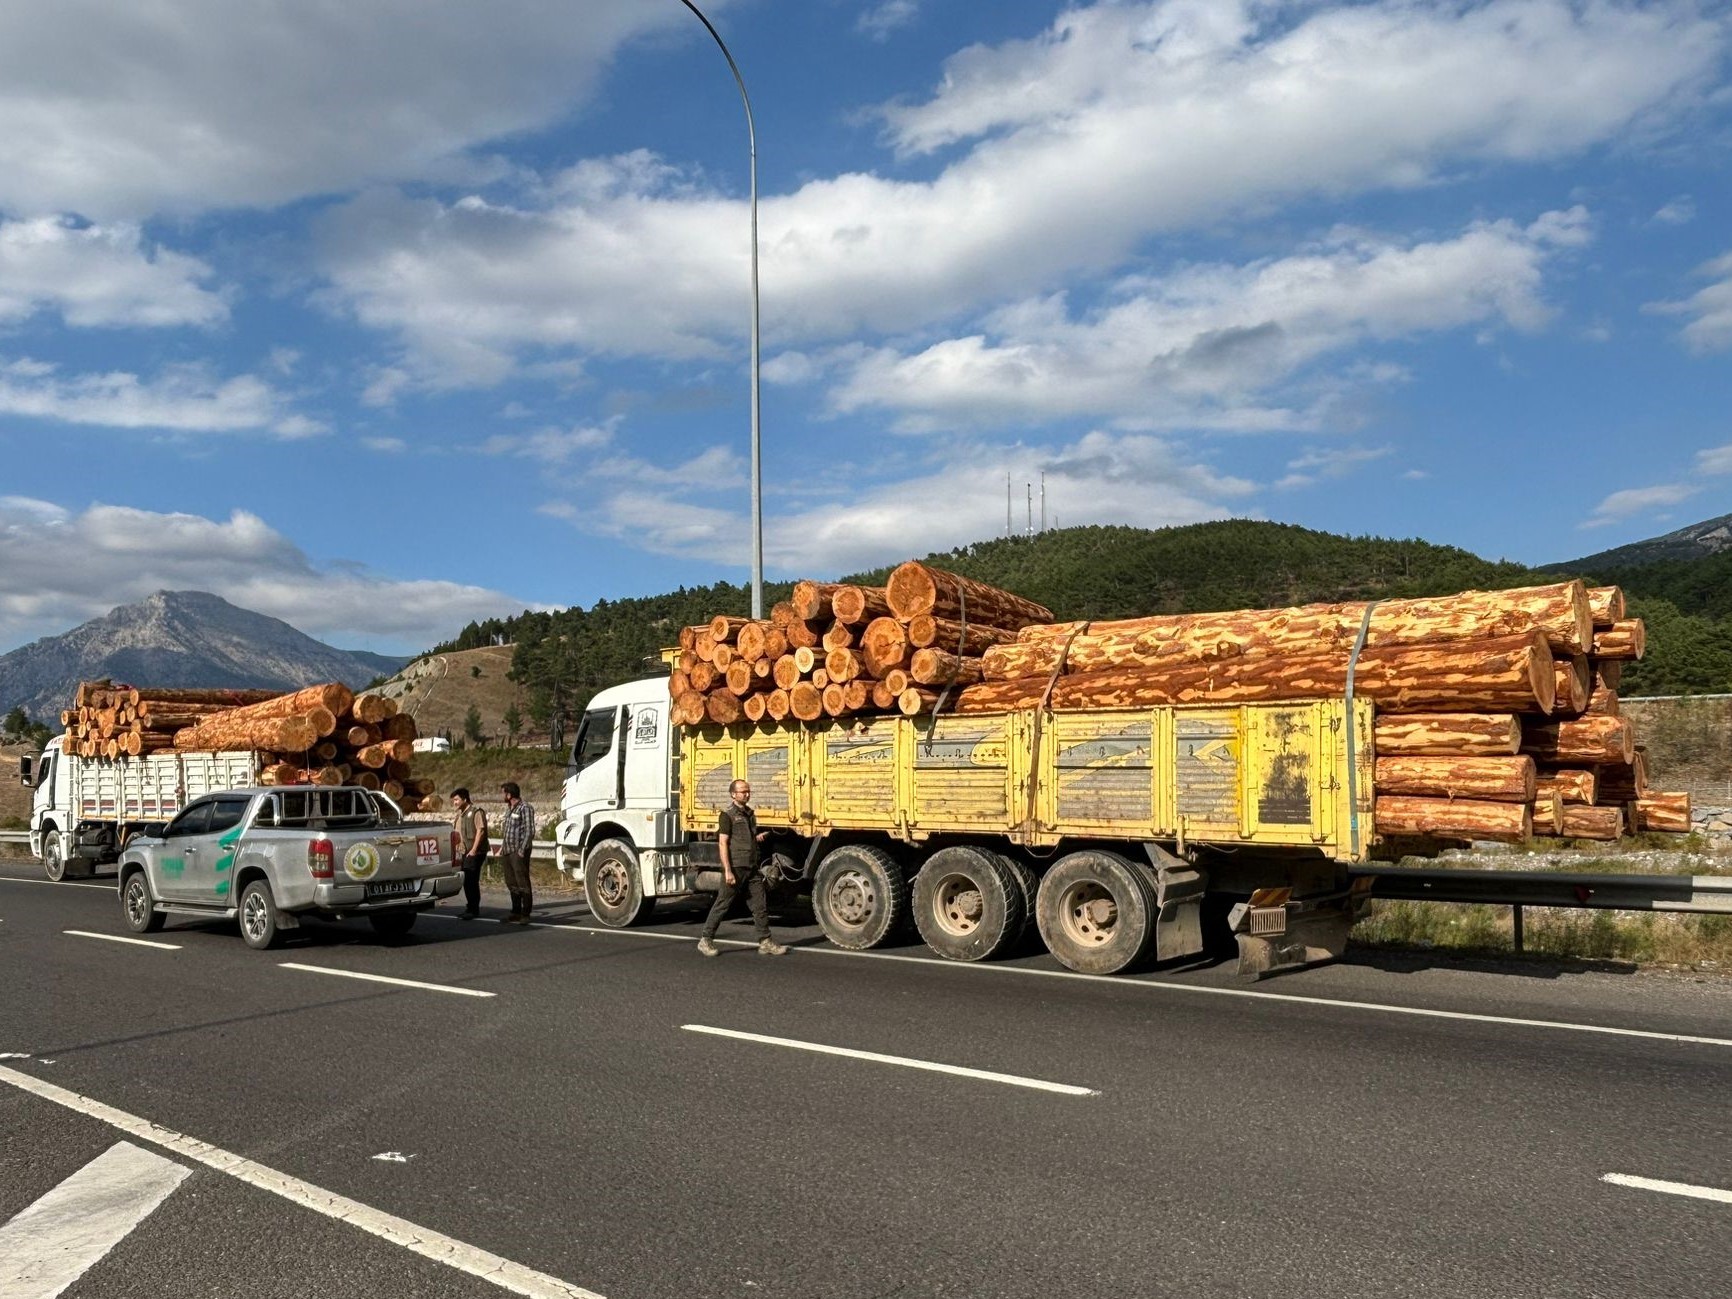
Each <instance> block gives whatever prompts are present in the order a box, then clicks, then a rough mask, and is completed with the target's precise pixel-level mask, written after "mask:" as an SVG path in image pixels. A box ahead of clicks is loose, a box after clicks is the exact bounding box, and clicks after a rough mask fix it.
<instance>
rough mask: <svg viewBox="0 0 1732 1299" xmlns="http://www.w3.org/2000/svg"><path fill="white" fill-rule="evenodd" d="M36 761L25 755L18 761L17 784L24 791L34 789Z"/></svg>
mask: <svg viewBox="0 0 1732 1299" xmlns="http://www.w3.org/2000/svg"><path fill="white" fill-rule="evenodd" d="M35 763H36V759H35V758H34V757H32V756H31V755H30V754H28V753H26V754H24V755H23V756H22V757H20V758H19V759H18V783H19V784H20V785H22V786H24V788H26V789H35V788H36V771H35Z"/></svg>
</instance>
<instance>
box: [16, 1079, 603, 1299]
mask: <svg viewBox="0 0 1732 1299" xmlns="http://www.w3.org/2000/svg"><path fill="white" fill-rule="evenodd" d="M0 1082H3V1083H10V1084H11V1085H12V1086H14V1087H17V1088H19V1089H20V1090H22V1091H27V1092H29V1093H31V1094H32V1095H33V1096H40V1097H42V1099H44V1100H49V1101H53V1102H54V1103H55V1104H56V1105H63V1106H65V1107H66V1108H67V1109H69V1110H74V1111H76V1112H77V1113H79V1114H88V1115H90V1116H91V1117H92V1118H95V1119H99V1120H101V1121H102V1122H104V1123H106V1124H108V1125H109V1126H110V1127H113V1128H119V1129H120V1130H121V1131H122V1132H125V1133H128V1134H129V1135H131V1136H134V1137H137V1138H138V1139H139V1140H140V1141H148V1142H150V1143H151V1144H152V1145H153V1146H161V1147H162V1148H163V1149H165V1150H172V1151H174V1153H175V1154H177V1155H180V1156H182V1157H183V1158H186V1159H190V1160H192V1161H193V1162H194V1163H199V1164H203V1165H205V1167H207V1168H214V1169H216V1170H217V1172H219V1173H227V1174H228V1175H229V1176H230V1177H233V1178H236V1179H237V1180H239V1181H242V1182H245V1183H246V1184H247V1185H248V1186H256V1187H258V1188H259V1189H260V1190H261V1191H269V1192H270V1193H271V1194H272V1195H278V1196H281V1197H282V1198H283V1199H285V1200H288V1201H290V1202H291V1203H293V1204H298V1205H300V1206H301V1207H302V1208H304V1209H311V1210H312V1211H313V1212H314V1213H320V1214H323V1215H324V1216H325V1217H327V1218H335V1219H336V1220H337V1221H339V1222H346V1223H348V1224H349V1225H350V1226H351V1227H359V1228H360V1229H361V1230H362V1231H364V1232H367V1233H368V1234H369V1235H373V1236H378V1237H379V1238H380V1239H382V1240H388V1241H390V1242H391V1243H392V1244H393V1245H400V1246H402V1247H403V1248H404V1249H406V1250H408V1251H410V1253H413V1254H419V1255H420V1256H421V1257H422V1258H430V1259H432V1260H433V1261H434V1262H435V1263H443V1264H445V1265H446V1266H447V1267H453V1268H456V1269H457V1270H458V1271H459V1272H466V1273H468V1274H469V1275H470V1276H474V1277H479V1278H480V1279H481V1280H483V1281H489V1282H491V1283H492V1284H494V1285H496V1286H498V1287H499V1288H500V1289H502V1290H509V1291H511V1293H512V1294H520V1295H527V1296H529V1299H602V1296H601V1295H598V1294H597V1293H596V1292H595V1291H593V1290H585V1289H584V1288H583V1287H582V1286H576V1285H572V1284H571V1282H569V1281H561V1280H560V1279H559V1278H558V1277H556V1276H549V1275H548V1274H547V1273H545V1272H537V1271H535V1270H534V1269H533V1268H527V1267H524V1266H523V1265H522V1264H521V1263H513V1262H512V1261H511V1260H510V1259H508V1258H501V1257H500V1256H499V1255H498V1254H490V1253H488V1252H487V1251H486V1250H484V1249H477V1248H475V1246H473V1245H465V1244H464V1243H463V1242H462V1241H460V1240H454V1239H452V1238H451V1237H450V1236H445V1235H441V1234H440V1233H439V1232H437V1231H433V1230H431V1229H430V1228H427V1227H420V1226H417V1225H416V1224H415V1223H413V1222H410V1221H409V1220H408V1219H406V1218H399V1217H397V1216H395V1215H394V1214H389V1213H385V1212H383V1211H382V1210H379V1209H375V1208H374V1207H373V1206H372V1205H370V1204H362V1203H361V1202H360V1201H359V1200H351V1199H349V1198H348V1197H347V1196H343V1195H338V1194H337V1193H336V1192H335V1191H327V1190H325V1189H324V1188H323V1187H319V1186H315V1185H313V1184H312V1183H311V1182H303V1181H302V1180H301V1179H300V1178H298V1177H291V1176H289V1174H287V1173H279V1172H278V1171H277V1170H276V1169H274V1168H270V1167H267V1166H266V1165H264V1164H257V1163H254V1162H253V1161H252V1160H250V1159H248V1158H246V1157H245V1156H243V1155H237V1154H233V1153H231V1152H230V1151H227V1150H222V1149H219V1148H218V1147H216V1146H213V1145H211V1144H210V1143H209V1142H206V1141H200V1140H199V1139H198V1138H197V1137H188V1136H183V1135H182V1134H181V1133H179V1132H175V1131H173V1130H172V1129H170V1128H165V1127H161V1126H159V1125H157V1124H155V1123H152V1122H151V1121H150V1120H149V1119H141V1118H139V1117H138V1116H137V1115H136V1114H128V1113H127V1112H126V1111H125V1110H117V1109H115V1108H114V1107H113V1106H112V1105H104V1104H103V1103H102V1102H101V1101H99V1100H94V1099H92V1098H91V1097H89V1096H80V1095H79V1094H78V1093H77V1092H73V1091H68V1090H67V1089H66V1088H64V1087H57V1086H55V1085H54V1084H53V1083H49V1082H43V1081H42V1079H40V1078H34V1077H32V1076H31V1075H29V1074H27V1073H21V1072H19V1071H18V1070H16V1069H8V1068H6V1067H5V1066H4V1065H0ZM5 1293H6V1299H13V1295H12V1294H11V1292H10V1291H7V1292H5Z"/></svg>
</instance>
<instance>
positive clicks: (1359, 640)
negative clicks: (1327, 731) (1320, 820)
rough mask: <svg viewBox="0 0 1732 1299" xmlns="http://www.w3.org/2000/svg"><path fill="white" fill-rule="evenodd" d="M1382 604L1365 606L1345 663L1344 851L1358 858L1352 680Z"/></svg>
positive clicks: (1356, 766) (1357, 768)
mask: <svg viewBox="0 0 1732 1299" xmlns="http://www.w3.org/2000/svg"><path fill="white" fill-rule="evenodd" d="M1380 603H1382V601H1379V600H1373V601H1371V602H1370V603H1369V604H1367V605H1366V606H1365V616H1364V617H1363V618H1361V619H1360V620H1359V635H1358V636H1356V637H1354V638H1353V653H1352V654H1351V655H1349V656H1348V659H1347V847H1348V854H1349V855H1350V856H1353V857H1358V856H1359V759H1358V756H1357V754H1356V753H1355V748H1356V746H1355V743H1354V732H1355V729H1356V728H1355V726H1354V724H1353V680H1354V677H1355V675H1356V674H1357V673H1358V671H1359V655H1360V652H1361V651H1363V650H1364V649H1365V637H1366V634H1367V633H1368V632H1369V631H1370V630H1371V611H1372V610H1373V609H1375V608H1377V606H1378V605H1379V604H1380Z"/></svg>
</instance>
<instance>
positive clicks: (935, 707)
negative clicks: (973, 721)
mask: <svg viewBox="0 0 1732 1299" xmlns="http://www.w3.org/2000/svg"><path fill="white" fill-rule="evenodd" d="M956 624H957V625H956V657H957V658H961V657H962V647H963V646H965V645H967V644H968V592H967V591H965V590H963V589H962V583H961V582H958V583H957V584H956ZM909 661H910V662H912V661H913V660H912V658H910V660H909ZM955 686H956V683H955V682H954V681H950V682H946V683H945V686H944V689H942V690H940V691H939V692H938V698H937V699H934V700H933V701H932V721H931V722H930V723H929V724H928V725H927V727H926V752H927V754H928V755H930V754H931V753H932V731H933V728H934V727H936V726H937V725H938V714H939V713H941V712H943V711H944V705H945V704H946V703H947V702H948V701H949V699H950V692H951V690H953V689H954V688H955Z"/></svg>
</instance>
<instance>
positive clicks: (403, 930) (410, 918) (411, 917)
mask: <svg viewBox="0 0 1732 1299" xmlns="http://www.w3.org/2000/svg"><path fill="white" fill-rule="evenodd" d="M367 923H368V924H370V925H372V926H373V932H374V933H375V934H378V935H379V937H381V938H404V937H407V935H408V933H409V931H410V930H411V929H413V928H414V927H415V912H413V911H375V912H373V914H372V915H370V916H368V917H367Z"/></svg>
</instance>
